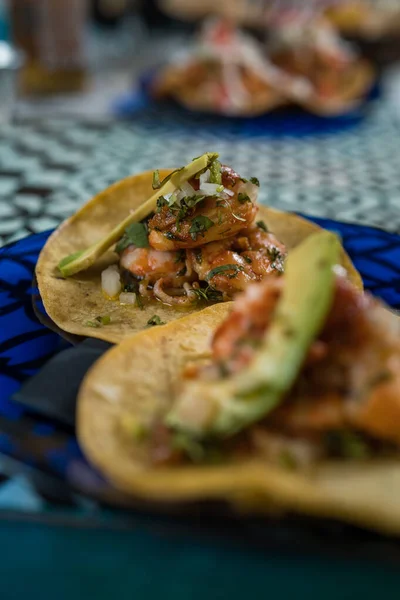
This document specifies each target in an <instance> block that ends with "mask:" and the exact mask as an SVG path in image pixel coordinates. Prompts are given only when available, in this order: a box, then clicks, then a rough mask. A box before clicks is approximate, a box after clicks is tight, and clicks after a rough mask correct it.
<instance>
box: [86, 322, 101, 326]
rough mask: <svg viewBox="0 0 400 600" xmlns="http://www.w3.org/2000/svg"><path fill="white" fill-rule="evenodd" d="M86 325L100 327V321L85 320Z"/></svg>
mask: <svg viewBox="0 0 400 600" xmlns="http://www.w3.org/2000/svg"><path fill="white" fill-rule="evenodd" d="M85 324H86V327H100V323H99V322H98V321H86V323H85Z"/></svg>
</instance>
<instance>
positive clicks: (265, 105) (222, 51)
mask: <svg viewBox="0 0 400 600" xmlns="http://www.w3.org/2000/svg"><path fill="white" fill-rule="evenodd" d="M274 75H275V72H274V69H273V67H272V65H270V64H269V62H268V60H267V59H266V58H265V56H264V54H263V49H262V47H261V46H259V45H258V43H257V42H256V41H255V40H253V39H252V38H251V37H250V36H248V35H246V34H245V33H243V32H242V31H239V30H238V29H236V28H234V27H233V26H232V25H230V24H229V23H227V22H225V21H223V20H218V19H212V20H209V21H206V22H205V24H204V26H203V27H202V31H201V33H200V36H199V39H198V41H197V43H196V44H195V46H194V47H193V48H192V49H191V51H190V52H189V53H187V54H185V55H184V56H183V57H177V59H175V60H174V61H172V62H171V63H170V64H169V65H167V66H166V68H165V69H164V70H163V71H162V72H161V73H160V74H159V75H158V77H157V78H156V81H155V84H154V86H153V93H154V95H155V96H157V97H164V96H168V97H172V98H174V99H176V100H177V101H178V102H180V103H181V104H184V105H186V106H187V107H188V108H192V109H195V110H204V111H211V112H215V113H221V114H225V115H256V114H261V113H263V112H265V111H267V110H268V109H271V108H274V107H275V106H277V105H279V104H282V97H281V95H280V93H279V92H278V91H277V89H276V88H275V81H274Z"/></svg>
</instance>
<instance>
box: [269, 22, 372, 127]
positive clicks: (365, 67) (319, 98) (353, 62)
mask: <svg viewBox="0 0 400 600" xmlns="http://www.w3.org/2000/svg"><path fill="white" fill-rule="evenodd" d="M270 57H271V60H272V63H273V64H274V65H275V66H276V67H277V68H278V69H279V70H280V71H281V72H282V73H285V74H286V76H287V80H286V81H285V79H284V78H283V77H282V86H281V91H282V92H284V91H286V94H287V96H288V97H291V98H292V99H293V100H294V101H296V102H298V103H299V104H301V105H302V106H304V108H306V109H307V110H309V111H311V112H315V113H317V114H321V115H326V116H329V115H331V116H335V115H341V114H344V113H346V112H348V111H349V110H352V109H354V108H356V107H357V106H359V105H360V103H361V102H362V101H363V100H364V99H365V97H366V96H367V95H368V93H369V92H370V90H371V88H372V86H373V84H374V81H375V72H374V69H373V67H372V65H371V64H370V63H369V62H368V61H366V60H364V59H362V58H360V56H359V55H358V53H357V51H356V49H355V47H354V46H352V45H351V44H350V43H349V42H347V41H345V40H343V39H341V38H340V36H339V35H338V34H337V32H336V31H335V29H334V28H333V27H332V26H331V24H330V23H329V22H328V21H327V20H325V19H323V18H321V17H318V18H313V19H308V20H306V21H305V22H300V23H298V22H295V23H289V24H287V23H285V24H283V25H281V26H278V27H276V29H275V30H274V35H273V39H272V40H271V45H270Z"/></svg>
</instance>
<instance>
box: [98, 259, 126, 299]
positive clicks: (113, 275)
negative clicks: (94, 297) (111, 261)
mask: <svg viewBox="0 0 400 600" xmlns="http://www.w3.org/2000/svg"><path fill="white" fill-rule="evenodd" d="M101 289H102V290H103V292H104V294H105V295H106V296H108V297H109V298H115V297H116V296H118V294H119V292H120V291H121V280H120V276H119V270H118V267H117V266H116V265H111V266H110V267H108V268H107V269H105V270H104V271H103V272H102V274H101Z"/></svg>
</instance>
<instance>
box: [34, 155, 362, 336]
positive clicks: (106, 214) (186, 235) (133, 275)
mask: <svg viewBox="0 0 400 600" xmlns="http://www.w3.org/2000/svg"><path fill="white" fill-rule="evenodd" d="M258 185H259V183H258V180H257V179H255V178H252V179H250V180H246V179H244V178H242V177H240V176H239V175H238V174H237V173H236V172H235V171H233V169H231V168H230V167H227V166H224V165H221V163H220V162H219V161H218V155H217V154H211V153H209V154H204V155H202V156H201V157H199V158H197V159H195V160H194V161H193V162H191V163H190V164H189V165H187V166H186V167H182V169H177V170H175V171H172V172H171V171H168V170H164V171H155V172H154V173H151V172H147V173H142V174H140V175H135V176H133V177H128V178H127V179H125V180H123V181H121V182H119V183H116V184H115V185H113V186H111V187H110V188H108V189H107V190H105V191H104V192H102V193H100V194H99V195H98V196H96V197H95V198H94V199H93V200H91V201H89V202H88V203H87V204H86V205H85V206H84V207H83V208H82V209H81V210H80V211H78V213H76V214H75V215H74V216H73V217H71V218H70V219H68V220H67V221H66V222H65V223H63V224H62V225H61V226H60V227H59V228H58V229H57V230H56V231H55V232H54V233H53V235H52V236H51V237H50V238H49V240H48V242H47V243H46V245H45V247H44V249H43V250H42V252H41V254H40V257H39V261H38V264H37V269H36V274H37V280H38V284H39V290H40V294H41V297H42V299H43V302H44V306H45V309H46V311H47V313H48V315H49V317H50V318H51V319H52V320H53V321H54V322H55V324H56V325H58V327H59V328H60V329H62V330H64V331H67V332H68V333H72V334H77V335H84V336H92V337H98V338H100V339H104V340H107V341H110V342H119V341H120V340H121V339H123V338H124V337H126V336H127V335H130V334H132V333H136V332H138V331H140V330H142V329H146V328H148V327H150V326H151V325H152V324H154V323H167V322H169V321H172V320H175V319H178V318H181V317H183V316H185V315H188V314H190V313H192V312H198V311H199V310H201V309H202V308H205V307H207V305H208V304H215V303H217V302H223V303H226V304H227V307H226V310H227V309H228V305H229V301H230V300H231V299H232V298H233V297H234V296H235V294H236V293H237V292H240V291H242V290H244V289H245V288H246V286H247V285H248V284H250V283H252V282H255V281H259V280H263V279H269V278H271V277H272V276H273V275H274V274H275V273H281V272H282V271H283V270H284V263H285V257H286V254H287V252H288V251H289V252H290V250H291V249H292V248H293V247H295V246H296V245H297V244H298V243H299V242H300V241H302V240H303V239H304V238H305V237H307V236H308V235H310V233H312V232H314V231H315V230H316V229H318V228H317V226H316V225H314V224H312V223H310V222H308V221H306V220H304V219H301V218H300V217H297V216H295V215H289V214H286V213H282V212H279V211H276V210H273V209H269V208H265V207H261V206H258V205H257V195H258ZM342 261H343V264H344V266H345V268H346V269H347V271H348V275H349V277H350V278H351V279H352V280H353V281H355V283H356V284H357V285H359V286H361V280H360V278H359V275H358V273H357V272H356V271H355V269H354V268H353V266H352V264H351V262H350V260H349V259H348V258H347V256H346V255H345V253H344V251H343V254H342Z"/></svg>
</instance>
